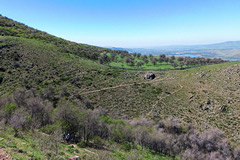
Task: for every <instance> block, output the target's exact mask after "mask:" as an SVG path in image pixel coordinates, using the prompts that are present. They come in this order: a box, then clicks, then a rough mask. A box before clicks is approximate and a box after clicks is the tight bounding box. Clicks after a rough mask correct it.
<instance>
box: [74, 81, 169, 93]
mask: <svg viewBox="0 0 240 160" xmlns="http://www.w3.org/2000/svg"><path fill="white" fill-rule="evenodd" d="M170 79H173V78H169V77H166V78H161V79H155V80H152V81H147V82H138V83H136V82H135V83H130V84H120V85H118V86H113V87H105V88H101V89H97V90H92V91H86V92H79V93H76V94H81V95H85V94H89V93H96V92H100V91H105V90H110V89H115V88H120V87H127V86H132V85H135V84H143V83H145V84H147V83H156V82H159V81H163V80H170ZM83 90H85V89H83ZM83 90H82V91H83ZM76 94H74V95H76ZM74 95H72V96H74Z"/></svg>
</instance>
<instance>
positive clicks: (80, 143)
mask: <svg viewBox="0 0 240 160" xmlns="http://www.w3.org/2000/svg"><path fill="white" fill-rule="evenodd" d="M77 146H78V147H79V148H85V147H86V146H87V144H86V142H85V141H83V140H82V141H81V142H79V143H77Z"/></svg>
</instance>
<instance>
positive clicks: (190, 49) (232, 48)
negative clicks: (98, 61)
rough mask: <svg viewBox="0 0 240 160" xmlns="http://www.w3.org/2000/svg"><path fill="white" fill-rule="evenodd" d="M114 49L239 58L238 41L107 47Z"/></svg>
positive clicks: (154, 53) (233, 59)
mask: <svg viewBox="0 0 240 160" xmlns="http://www.w3.org/2000/svg"><path fill="white" fill-rule="evenodd" d="M108 48H110V49H114V50H126V51H129V52H131V53H134V52H136V53H141V54H153V55H160V54H166V55H176V56H194V57H195V56H199V57H206V58H222V59H226V60H231V61H239V60H240V41H227V42H223V43H215V44H207V45H172V46H155V47H146V48H119V47H108Z"/></svg>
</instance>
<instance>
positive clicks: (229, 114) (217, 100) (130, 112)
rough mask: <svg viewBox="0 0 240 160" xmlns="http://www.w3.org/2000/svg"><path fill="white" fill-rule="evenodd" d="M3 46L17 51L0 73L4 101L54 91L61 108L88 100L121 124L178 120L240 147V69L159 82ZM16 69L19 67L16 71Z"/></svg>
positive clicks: (41, 47) (21, 44) (52, 52)
mask: <svg viewBox="0 0 240 160" xmlns="http://www.w3.org/2000/svg"><path fill="white" fill-rule="evenodd" d="M1 41H3V42H2V43H1V45H2V46H4V43H5V45H7V44H8V45H10V46H11V45H12V47H10V48H8V47H9V46H8V47H3V48H2V49H1V56H2V57H3V58H1V66H0V67H3V68H5V69H6V71H5V72H0V74H2V75H4V80H3V83H2V84H1V85H0V89H1V92H0V95H5V94H10V93H12V92H13V91H14V90H15V89H17V88H19V87H29V88H34V89H35V90H36V92H37V93H40V92H44V91H45V90H46V89H47V88H49V86H52V87H53V92H54V96H53V97H54V98H53V99H54V100H56V101H57V102H56V103H59V101H58V100H59V99H67V100H70V101H72V102H74V104H77V105H81V106H84V102H85V100H88V101H89V102H90V103H91V107H99V106H101V107H104V108H106V109H107V111H108V113H109V115H111V116H113V117H118V118H119V117H124V118H133V117H141V116H142V117H146V116H147V117H149V118H155V119H164V118H166V117H168V116H175V117H178V118H180V119H183V120H184V121H185V122H190V123H193V124H196V126H199V127H200V128H201V129H206V128H208V127H219V128H221V129H223V130H224V131H225V132H226V133H227V135H228V136H229V138H231V139H233V140H234V141H238V142H239V135H238V133H239V128H240V126H239V124H240V123H239V117H240V116H239V108H238V104H239V100H238V96H239V90H238V89H237V87H238V86H239V78H238V77H237V76H238V74H239V73H238V72H239V70H238V68H239V64H238V63H236V64H235V63H225V64H218V65H210V66H204V67H199V68H193V69H188V70H183V71H166V72H157V71H155V74H156V75H157V79H155V80H153V81H146V80H144V79H143V76H144V74H145V72H144V71H126V70H120V69H108V68H106V67H104V66H102V65H99V64H97V63H95V62H93V61H90V60H86V59H82V58H79V57H78V56H74V55H71V54H68V53H62V52H59V50H58V48H57V47H55V46H54V45H51V44H46V43H44V42H39V41H37V40H27V39H24V38H12V37H7V38H6V37H2V38H1ZM6 43H7V44H6ZM16 56H17V57H18V56H20V58H19V60H18V61H16V59H15V58H16ZM44 57H45V58H44ZM49 57H50V58H49ZM14 63H18V64H19V66H20V67H18V68H14ZM169 93H170V94H169ZM63 95H64V96H63ZM79 97H81V98H79ZM224 106H226V107H225V108H226V111H222V108H223V107H224Z"/></svg>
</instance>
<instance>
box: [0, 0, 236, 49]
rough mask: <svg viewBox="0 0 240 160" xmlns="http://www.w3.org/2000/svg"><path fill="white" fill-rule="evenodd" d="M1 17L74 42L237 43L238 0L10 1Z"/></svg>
mask: <svg viewBox="0 0 240 160" xmlns="http://www.w3.org/2000/svg"><path fill="white" fill-rule="evenodd" d="M0 10H1V13H0V14H2V15H3V16H6V17H9V18H11V19H14V20H16V21H19V22H22V23H25V24H27V25H29V26H31V27H34V28H36V29H39V30H42V31H46V32H48V33H49V34H52V35H55V36H58V37H61V38H64V39H67V40H71V41H75V42H78V43H84V44H90V45H96V46H102V47H104V46H112V47H125V48H126V47H128V48H133V47H134V48H144V47H156V46H169V45H202V44H213V43H220V42H225V41H239V40H240V39H239V37H240V31H239V28H240V21H239V17H240V1H237V0H219V1H217V2H216V1H215V0H182V1H178V0H142V1H137V0H128V1H127V0H121V1H111V0H102V1H99V0H91V1H85V0H68V1H64V0H52V1H47V0H41V1H40V0H36V1H30V0H22V1H17V0H8V1H1V6H0Z"/></svg>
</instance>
